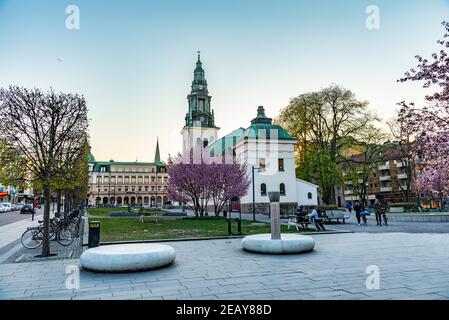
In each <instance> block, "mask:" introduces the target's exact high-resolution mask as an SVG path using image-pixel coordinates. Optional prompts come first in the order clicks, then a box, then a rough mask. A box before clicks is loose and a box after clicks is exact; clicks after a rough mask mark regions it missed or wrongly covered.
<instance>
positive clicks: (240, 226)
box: [235, 218, 242, 234]
mask: <svg viewBox="0 0 449 320" xmlns="http://www.w3.org/2000/svg"><path fill="white" fill-rule="evenodd" d="M235 220H236V221H237V232H238V233H239V234H242V220H241V219H240V218H236V219H235Z"/></svg>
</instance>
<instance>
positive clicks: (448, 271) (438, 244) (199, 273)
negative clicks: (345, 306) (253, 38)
mask: <svg viewBox="0 0 449 320" xmlns="http://www.w3.org/2000/svg"><path fill="white" fill-rule="evenodd" d="M313 237H314V239H315V240H316V250H315V251H314V252H311V253H307V254H301V255H284V256H276V255H261V254H254V253H248V252H245V251H243V250H242V249H241V239H232V240H205V241H185V242H172V243H168V244H170V245H172V246H173V247H174V248H175V249H176V253H177V258H176V261H175V263H174V264H173V265H172V266H170V267H168V268H164V269H158V270H153V271H148V272H141V273H128V274H99V273H92V272H88V271H84V270H81V271H80V288H79V289H67V288H66V285H65V282H66V279H68V277H69V276H70V275H71V274H70V272H72V270H71V269H70V267H73V266H75V267H76V266H78V265H79V260H76V259H73V260H56V261H47V262H31V263H28V262H27V263H15V264H3V265H0V299H239V300H241V299H268V300H272V299H448V298H449V235H447V234H408V233H383V234H375V233H371V234H370V233H350V234H327V235H314V236H313ZM373 265H374V266H376V267H378V268H379V272H380V288H379V290H370V289H368V288H367V286H366V281H367V277H368V276H369V274H367V273H366V269H367V267H368V266H373ZM67 267H69V269H67ZM66 271H67V273H66ZM69 279H71V278H69Z"/></svg>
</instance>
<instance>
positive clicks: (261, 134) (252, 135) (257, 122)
mask: <svg viewBox="0 0 449 320" xmlns="http://www.w3.org/2000/svg"><path fill="white" fill-rule="evenodd" d="M245 138H248V139H278V140H291V141H295V140H296V139H295V138H293V137H292V136H291V135H290V134H288V132H287V131H286V130H285V129H284V128H282V127H281V126H280V125H277V124H273V123H272V119H271V118H268V117H267V116H266V115H265V109H264V107H262V106H259V107H258V108H257V116H256V117H255V118H254V119H253V120H251V125H250V126H249V127H248V128H246V129H244V128H242V127H240V128H238V129H236V130H234V131H232V132H231V133H229V134H227V135H226V136H224V137H222V138H220V139H218V140H217V141H215V142H214V143H213V144H211V145H210V146H209V151H210V152H211V153H212V154H220V153H222V154H223V153H224V152H225V151H226V150H228V149H230V148H232V147H233V146H235V145H236V144H237V143H238V142H239V141H241V140H243V139H245Z"/></svg>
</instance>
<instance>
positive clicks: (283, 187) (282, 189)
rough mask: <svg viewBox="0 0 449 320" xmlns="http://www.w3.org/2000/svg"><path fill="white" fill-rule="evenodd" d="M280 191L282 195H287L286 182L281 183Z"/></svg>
mask: <svg viewBox="0 0 449 320" xmlns="http://www.w3.org/2000/svg"><path fill="white" fill-rule="evenodd" d="M279 193H280V194H281V196H285V184H283V183H281V184H280V185H279Z"/></svg>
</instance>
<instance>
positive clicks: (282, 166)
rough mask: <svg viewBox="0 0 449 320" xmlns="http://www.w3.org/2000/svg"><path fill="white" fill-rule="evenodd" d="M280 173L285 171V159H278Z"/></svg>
mask: <svg viewBox="0 0 449 320" xmlns="http://www.w3.org/2000/svg"><path fill="white" fill-rule="evenodd" d="M278 167H279V171H284V159H278Z"/></svg>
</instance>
